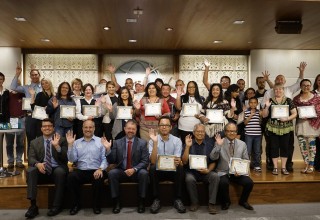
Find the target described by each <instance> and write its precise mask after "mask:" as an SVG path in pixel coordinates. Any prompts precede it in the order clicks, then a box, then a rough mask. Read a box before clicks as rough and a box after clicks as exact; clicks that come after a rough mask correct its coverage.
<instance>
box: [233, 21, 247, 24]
mask: <svg viewBox="0 0 320 220" xmlns="http://www.w3.org/2000/svg"><path fill="white" fill-rule="evenodd" d="M244 22H245V21H244V20H236V21H234V22H233V24H243V23H244Z"/></svg>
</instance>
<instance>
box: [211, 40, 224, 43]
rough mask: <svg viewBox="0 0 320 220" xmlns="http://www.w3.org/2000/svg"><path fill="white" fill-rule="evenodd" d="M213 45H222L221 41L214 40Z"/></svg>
mask: <svg viewBox="0 0 320 220" xmlns="http://www.w3.org/2000/svg"><path fill="white" fill-rule="evenodd" d="M213 43H214V44H221V43H222V40H214V41H213Z"/></svg>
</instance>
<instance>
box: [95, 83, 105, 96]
mask: <svg viewBox="0 0 320 220" xmlns="http://www.w3.org/2000/svg"><path fill="white" fill-rule="evenodd" d="M106 92H107V85H106V84H98V85H96V86H95V88H94V93H95V94H102V93H106Z"/></svg>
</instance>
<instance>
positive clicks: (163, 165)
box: [157, 155, 176, 171]
mask: <svg viewBox="0 0 320 220" xmlns="http://www.w3.org/2000/svg"><path fill="white" fill-rule="evenodd" d="M175 157H176V156H174V155H158V159H157V170H162V171H176V166H175V164H174V158H175Z"/></svg>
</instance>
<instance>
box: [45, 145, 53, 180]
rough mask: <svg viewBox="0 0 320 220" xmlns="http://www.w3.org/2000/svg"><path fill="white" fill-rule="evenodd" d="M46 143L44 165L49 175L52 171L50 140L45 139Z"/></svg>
mask: <svg viewBox="0 0 320 220" xmlns="http://www.w3.org/2000/svg"><path fill="white" fill-rule="evenodd" d="M46 143H47V145H46V157H45V162H46V163H45V167H46V172H47V174H48V175H50V174H51V172H52V164H51V149H50V140H47V141H46Z"/></svg>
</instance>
